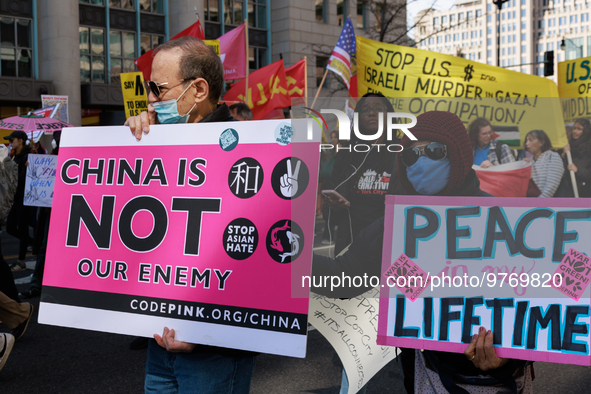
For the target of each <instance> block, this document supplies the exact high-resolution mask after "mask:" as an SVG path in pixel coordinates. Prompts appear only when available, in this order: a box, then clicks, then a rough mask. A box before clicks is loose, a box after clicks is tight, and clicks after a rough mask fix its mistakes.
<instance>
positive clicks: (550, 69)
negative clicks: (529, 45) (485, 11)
mask: <svg viewBox="0 0 591 394" xmlns="http://www.w3.org/2000/svg"><path fill="white" fill-rule="evenodd" d="M552 75H554V51H546V52H544V76H545V77H550V76H552Z"/></svg>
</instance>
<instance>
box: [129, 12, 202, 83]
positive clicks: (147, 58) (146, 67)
mask: <svg viewBox="0 0 591 394" xmlns="http://www.w3.org/2000/svg"><path fill="white" fill-rule="evenodd" d="M185 36H191V37H197V38H199V39H200V40H205V34H203V27H201V22H200V21H199V18H198V19H197V22H195V23H193V24H192V25H191V26H189V27H187V28H186V29H185V30H183V31H182V32H180V33H179V34H177V35H176V36H174V37H172V39H173V40H174V39H175V38H179V37H185ZM153 60H154V49H151V50H149V51H148V52H146V53H144V54H143V55H142V56H140V57H138V58H137V59H135V65H136V66H137V68H138V70H140V71H141V72H142V73H143V74H144V81H149V80H150V76H151V74H152V61H153Z"/></svg>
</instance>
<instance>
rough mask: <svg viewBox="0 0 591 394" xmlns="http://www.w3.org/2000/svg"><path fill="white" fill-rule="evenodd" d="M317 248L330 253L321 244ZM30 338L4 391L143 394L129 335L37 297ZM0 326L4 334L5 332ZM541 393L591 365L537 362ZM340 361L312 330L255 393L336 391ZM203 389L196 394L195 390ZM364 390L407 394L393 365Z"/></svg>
mask: <svg viewBox="0 0 591 394" xmlns="http://www.w3.org/2000/svg"><path fill="white" fill-rule="evenodd" d="M0 238H1V242H2V250H3V252H4V257H5V258H6V259H7V261H9V263H11V262H14V261H15V260H16V256H15V255H16V252H17V248H18V245H17V242H16V240H15V239H14V238H12V237H10V236H9V235H7V234H6V232H5V231H4V232H3V233H2V234H1V236H0ZM316 244H317V246H318V251H319V252H322V253H326V252H327V251H328V248H326V247H322V246H321V245H320V239H318V240H317V242H316ZM33 259H34V256H31V257H29V260H31V261H30V262H29V263H28V264H27V267H29V268H30V269H28V270H26V271H22V272H18V273H14V277H15V279H16V280H17V282H18V283H19V284H18V285H17V287H18V288H19V291H23V290H26V289H27V288H28V281H29V278H28V277H29V276H30V275H31V274H32V272H33V271H32V268H33V267H34V261H33ZM30 302H31V303H32V304H33V305H34V306H35V312H34V314H33V318H32V321H31V323H30V325H29V328H28V329H27V332H26V333H25V335H24V336H23V337H22V338H21V339H20V340H19V341H18V342H17V343H16V344H15V346H14V349H13V350H12V353H11V354H10V358H9V359H8V362H7V363H6V365H5V367H4V368H3V369H2V371H0V394H12V393H14V394H27V393H44V394H50V393H125V394H132V393H142V392H143V379H144V376H143V375H144V365H145V361H146V351H145V350H135V351H134V350H129V343H130V342H131V340H132V339H133V338H132V337H129V336H124V335H117V334H109V333H102V332H94V331H87V330H77V329H71V328H64V327H57V326H48V325H40V324H38V323H37V314H38V310H39V308H38V307H39V297H37V298H33V299H32V300H30ZM7 331H8V329H7V328H6V326H3V325H0V332H7ZM535 375H536V378H535V380H534V391H535V392H536V393H572V394H588V393H589V392H590V387H591V369H590V367H582V366H573V365H563V364H549V363H542V362H537V363H535ZM340 382H341V364H340V361H339V360H338V357H337V355H336V353H335V352H334V350H333V349H332V347H331V346H330V344H329V343H328V342H327V341H326V340H325V339H324V338H323V337H322V335H320V333H319V332H318V331H316V330H314V329H311V330H310V332H309V333H308V349H307V355H306V358H304V359H296V358H290V357H281V356H272V355H265V354H262V355H260V356H259V357H258V358H257V365H256V368H255V373H254V376H253V382H252V387H251V393H254V394H267V393H273V394H274V393H316V394H337V393H338V392H339V387H340ZM196 392H198V391H196ZM367 393H369V394H375V393H404V387H403V384H402V369H401V367H400V363H398V362H397V361H396V360H394V361H393V362H391V363H390V364H389V365H388V366H386V367H385V368H384V369H383V370H382V371H380V372H379V373H378V374H377V375H376V376H375V377H374V378H373V379H372V380H371V381H370V382H369V386H368V390H367Z"/></svg>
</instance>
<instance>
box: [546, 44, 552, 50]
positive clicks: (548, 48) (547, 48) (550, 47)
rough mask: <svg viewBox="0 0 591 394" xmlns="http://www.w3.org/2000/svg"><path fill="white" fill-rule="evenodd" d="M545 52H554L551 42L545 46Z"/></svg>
mask: <svg viewBox="0 0 591 394" xmlns="http://www.w3.org/2000/svg"><path fill="white" fill-rule="evenodd" d="M546 50H547V51H553V50H554V43H553V42H549V43H547V44H546Z"/></svg>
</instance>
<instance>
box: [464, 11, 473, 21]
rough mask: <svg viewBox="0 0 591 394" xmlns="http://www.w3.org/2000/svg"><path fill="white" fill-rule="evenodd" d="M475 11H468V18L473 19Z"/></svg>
mask: <svg viewBox="0 0 591 394" xmlns="http://www.w3.org/2000/svg"><path fill="white" fill-rule="evenodd" d="M473 15H474V13H473V12H472V11H468V12H466V20H471V19H472V16H473Z"/></svg>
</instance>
